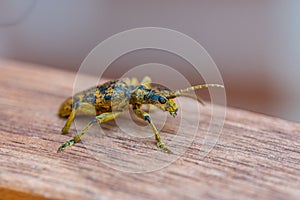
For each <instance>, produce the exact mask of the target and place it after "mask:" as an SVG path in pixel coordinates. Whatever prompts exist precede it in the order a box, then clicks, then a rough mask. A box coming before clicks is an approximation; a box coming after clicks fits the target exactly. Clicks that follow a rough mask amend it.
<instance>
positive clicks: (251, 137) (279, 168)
mask: <svg viewBox="0 0 300 200" xmlns="http://www.w3.org/2000/svg"><path fill="white" fill-rule="evenodd" d="M0 70H1V72H0V73H1V75H0V78H1V79H0V111H1V115H0V134H1V137H0V156H1V162H0V199H73V198H76V199H78V198H83V199H133V198H139V199H146V198H147V199H166V198H168V199H170V198H171V199H298V198H299V196H300V148H299V147H300V125H299V124H297V123H293V122H288V121H285V120H281V119H277V118H272V117H268V116H264V115H260V114H256V113H251V112H248V111H243V110H238V109H233V108H227V116H226V121H225V124H224V127H223V131H222V134H221V135H220V137H219V140H218V143H217V144H216V145H215V147H214V148H213V149H212V151H211V152H210V153H209V154H207V155H206V156H205V157H204V158H203V157H199V150H200V149H201V141H203V140H204V135H205V133H206V132H205V130H206V129H207V127H208V125H209V118H210V114H209V113H210V111H209V110H210V106H209V105H208V106H206V107H203V108H201V116H202V118H201V119H200V124H199V129H198V130H197V134H196V136H195V138H194V139H195V140H194V141H193V143H192V145H191V146H190V147H189V148H188V149H187V150H186V151H184V152H183V154H182V155H181V156H180V155H179V158H178V159H175V160H174V162H172V163H170V164H169V165H167V166H163V167H161V168H160V169H159V170H154V171H152V172H143V173H126V172H123V171H126V170H128V171H130V169H133V168H134V167H135V166H144V165H143V163H142V162H140V161H139V160H134V159H131V160H128V161H127V160H126V158H127V157H128V159H130V155H133V154H134V153H135V152H137V153H136V155H137V156H140V155H143V156H145V155H146V156H145V157H147V155H149V156H148V158H149V163H151V162H150V161H152V160H151V159H154V161H155V159H156V161H157V162H153V166H155V165H157V163H160V162H162V161H161V160H163V162H162V163H164V162H169V161H170V160H169V159H168V158H169V157H170V155H168V154H162V153H161V152H158V151H157V149H156V148H155V146H154V143H153V138H152V137H146V138H133V139H132V137H130V136H128V135H127V136H126V134H122V131H121V130H120V129H119V128H118V123H119V122H118V121H115V122H110V123H107V124H106V125H103V126H101V127H102V130H103V132H104V133H99V135H101V136H100V139H99V138H98V139H99V144H97V145H99V146H97V147H95V148H99V147H102V148H103V152H102V153H101V155H102V156H103V158H104V159H103V160H99V159H98V158H97V157H95V156H93V152H92V151H91V149H90V148H89V147H88V146H89V143H88V142H87V141H89V139H88V138H89V136H87V137H86V138H83V142H81V143H78V144H76V145H75V146H73V147H71V148H69V149H67V150H66V151H65V152H62V153H59V154H58V153H56V150H57V148H58V146H59V145H60V144H61V143H62V142H64V141H65V140H67V139H69V138H70V137H71V135H72V134H71V133H74V132H75V131H76V129H75V128H74V127H73V128H72V130H71V133H70V134H68V135H61V134H60V130H61V128H62V126H63V125H64V122H65V120H64V119H60V118H58V117H57V115H56V112H57V109H58V106H59V105H60V103H61V102H62V101H63V100H64V99H65V98H66V97H68V96H70V95H71V94H72V86H73V82H74V78H75V74H74V73H72V72H68V71H62V70H58V69H52V68H47V67H41V66H37V65H33V64H25V63H21V62H14V61H1V62H0ZM182 101H186V105H189V106H190V107H191V112H190V118H188V120H187V121H186V122H185V123H188V124H189V123H190V124H192V121H193V118H195V117H196V116H195V115H196V114H197V113H196V112H193V110H194V108H193V107H192V106H194V105H195V103H194V102H192V101H190V100H188V99H183V100H182ZM123 120H124V119H123ZM135 121H136V120H135ZM136 123H140V122H136ZM178 123H179V122H178V120H177V119H169V118H168V119H167V123H166V124H165V126H164V128H163V129H162V131H161V135H162V137H163V138H164V139H165V140H166V141H169V139H170V138H172V137H173V133H174V132H175V131H176V127H177V128H178ZM140 125H141V126H142V127H140V129H142V128H143V127H144V126H145V124H143V123H140ZM78 126H80V125H78ZM192 126H193V125H190V127H189V126H187V128H186V129H185V130H184V131H185V132H189V131H188V130H189V128H191V127H192ZM137 127H138V126H137ZM98 128H99V127H98ZM98 128H97V127H94V131H97V130H98V131H99V129H98ZM137 129H138V130H139V127H138V128H137ZM132 131H133V132H134V131H135V130H132ZM90 135H92V134H90ZM187 137H189V136H187ZM98 139H97V141H98ZM101 141H103V142H101ZM107 144H111V146H110V147H107V146H106V145H107ZM174 145H175V147H176V145H180V144H177V143H175V144H174ZM183 146H184V145H183ZM109 152H111V154H109ZM94 153H95V152H94ZM123 153H124V154H123ZM111 155H114V157H112V156H111ZM124 155H126V156H127V157H124ZM155 155H158V156H157V158H156V157H153V156H155ZM105 156H106V157H105ZM110 156H111V157H110ZM107 158H109V159H107ZM141 158H142V157H141ZM122 159H125V161H124V160H123V161H122V162H121V160H122ZM143 159H144V157H143ZM126 163H127V164H128V165H126ZM130 163H131V164H130ZM125 167H128V168H125ZM148 167H150V169H151V165H150V166H148ZM137 169H139V168H137ZM140 172H142V171H140Z"/></svg>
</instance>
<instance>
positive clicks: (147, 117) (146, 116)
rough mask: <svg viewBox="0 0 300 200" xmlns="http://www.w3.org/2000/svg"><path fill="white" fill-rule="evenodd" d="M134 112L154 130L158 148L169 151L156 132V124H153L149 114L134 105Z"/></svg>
mask: <svg viewBox="0 0 300 200" xmlns="http://www.w3.org/2000/svg"><path fill="white" fill-rule="evenodd" d="M133 111H134V113H135V114H136V116H138V117H139V118H141V119H143V120H146V121H147V122H149V124H150V125H151V127H152V130H153V132H154V135H155V139H156V142H157V143H156V145H157V147H158V148H161V149H162V150H163V151H165V152H168V153H170V152H171V151H170V150H169V149H168V148H167V147H166V145H165V143H163V141H162V140H161V137H160V135H159V133H158V130H157V128H156V126H155V125H154V124H153V122H152V120H151V117H150V114H149V113H147V112H146V111H144V110H142V109H140V108H139V107H134V108H133Z"/></svg>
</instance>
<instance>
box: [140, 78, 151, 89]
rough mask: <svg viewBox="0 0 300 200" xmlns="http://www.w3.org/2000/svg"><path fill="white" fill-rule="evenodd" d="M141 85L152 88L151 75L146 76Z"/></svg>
mask: <svg viewBox="0 0 300 200" xmlns="http://www.w3.org/2000/svg"><path fill="white" fill-rule="evenodd" d="M141 85H144V86H145V87H146V88H148V89H150V88H151V78H150V77H149V76H145V77H144V78H143V80H142V82H141Z"/></svg>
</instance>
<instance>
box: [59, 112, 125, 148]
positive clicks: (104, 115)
mask: <svg viewBox="0 0 300 200" xmlns="http://www.w3.org/2000/svg"><path fill="white" fill-rule="evenodd" d="M120 114H121V112H115V113H102V114H101V115H98V116H96V117H95V119H93V120H92V121H90V122H89V123H88V124H87V125H86V126H85V127H84V128H83V129H82V130H81V131H80V132H79V133H78V134H76V135H75V136H74V137H73V139H70V140H67V141H66V142H65V143H63V144H62V145H60V147H59V148H58V150H57V152H61V151H62V150H64V149H66V148H67V147H69V146H72V145H73V144H74V143H77V142H79V141H80V140H81V137H82V136H83V135H84V134H85V133H86V132H87V131H88V130H89V129H90V128H91V127H92V126H93V125H94V124H95V123H98V124H101V123H103V122H107V121H110V120H113V119H115V118H116V117H117V116H118V115H120Z"/></svg>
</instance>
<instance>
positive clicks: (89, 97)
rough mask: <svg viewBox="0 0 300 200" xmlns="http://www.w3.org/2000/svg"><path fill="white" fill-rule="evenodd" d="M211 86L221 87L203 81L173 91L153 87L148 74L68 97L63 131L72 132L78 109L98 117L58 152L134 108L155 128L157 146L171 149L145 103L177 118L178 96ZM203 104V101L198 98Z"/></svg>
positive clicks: (62, 108) (63, 109)
mask: <svg viewBox="0 0 300 200" xmlns="http://www.w3.org/2000/svg"><path fill="white" fill-rule="evenodd" d="M207 87H221V88H223V87H224V86H223V85H219V84H203V85H196V86H192V87H188V88H186V89H181V90H176V91H170V90H169V89H160V88H155V89H154V88H151V79H150V77H148V76H146V77H145V78H144V79H143V80H142V82H141V83H139V82H138V81H137V79H136V78H132V79H129V78H124V79H121V80H114V81H109V82H106V83H104V84H100V85H98V86H96V87H92V88H90V89H88V90H85V91H82V92H79V93H77V94H75V95H74V96H72V97H69V98H68V99H66V100H65V101H64V102H63V103H62V105H61V106H60V108H59V110H58V115H59V116H60V117H65V118H68V119H67V121H66V124H65V126H64V127H63V129H62V134H66V133H68V131H69V129H70V126H71V124H72V122H73V120H74V117H75V115H76V113H77V112H80V113H85V114H95V113H96V117H95V118H94V119H93V120H92V121H90V122H89V123H88V124H87V125H86V126H85V128H84V129H82V130H81V131H80V132H79V133H78V134H76V135H75V136H74V137H73V138H72V139H70V140H67V141H66V142H65V143H63V144H62V145H60V147H59V148H58V152H60V151H62V150H64V149H66V148H67V147H69V146H72V145H73V144H74V143H77V142H79V141H80V140H81V137H82V136H83V135H84V134H85V133H86V132H87V131H88V130H89V128H90V127H91V126H93V125H94V124H95V123H98V124H101V123H103V122H107V121H109V120H113V119H114V118H116V117H117V116H118V115H120V114H121V113H122V112H124V111H125V110H127V109H129V108H130V107H131V108H132V109H133V111H134V113H135V114H136V116H137V117H138V118H140V119H142V120H145V121H147V122H148V123H149V124H150V125H151V128H152V129H153V132H154V135H155V140H156V145H157V147H159V148H160V149H162V150H163V151H165V152H169V150H168V148H167V147H166V145H165V143H164V142H163V141H162V139H161V137H160V135H159V133H158V131H157V129H156V127H155V125H154V124H153V122H152V120H151V117H150V115H149V113H147V112H146V111H144V110H142V109H141V106H142V105H143V104H151V105H154V106H156V107H158V108H159V109H161V110H162V111H168V112H169V113H170V114H171V115H172V116H173V117H175V116H176V114H177V111H178V107H177V105H176V103H175V101H174V99H175V98H176V97H179V96H186V97H192V98H194V97H193V96H192V95H190V94H189V93H188V92H189V91H193V90H198V89H201V88H207ZM197 100H198V101H199V102H200V103H203V101H202V100H201V99H200V98H197Z"/></svg>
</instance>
